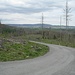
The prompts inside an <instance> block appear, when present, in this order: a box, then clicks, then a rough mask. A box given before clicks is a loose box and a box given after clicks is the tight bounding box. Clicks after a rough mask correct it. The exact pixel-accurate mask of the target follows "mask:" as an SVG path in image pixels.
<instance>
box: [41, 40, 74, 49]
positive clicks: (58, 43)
mask: <svg viewBox="0 0 75 75" xmlns="http://www.w3.org/2000/svg"><path fill="white" fill-rule="evenodd" d="M41 42H45V43H49V44H56V45H62V46H67V47H74V48H75V43H73V42H69V41H60V40H56V39H41Z"/></svg>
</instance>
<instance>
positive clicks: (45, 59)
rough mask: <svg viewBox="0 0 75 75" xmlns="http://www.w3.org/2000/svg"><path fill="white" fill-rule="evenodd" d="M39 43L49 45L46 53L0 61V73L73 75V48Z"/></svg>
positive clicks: (74, 64)
mask: <svg viewBox="0 0 75 75" xmlns="http://www.w3.org/2000/svg"><path fill="white" fill-rule="evenodd" d="M37 43H38V42H37ZM41 44H44V45H47V46H49V52H48V53H47V54H45V55H44V56H41V57H37V58H34V59H28V60H20V61H9V62H0V75H75V49H74V48H69V47H64V46H58V45H51V44H45V43H41Z"/></svg>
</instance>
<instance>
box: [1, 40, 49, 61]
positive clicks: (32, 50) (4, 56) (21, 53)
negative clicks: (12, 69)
mask: <svg viewBox="0 0 75 75" xmlns="http://www.w3.org/2000/svg"><path fill="white" fill-rule="evenodd" d="M48 50H49V49H48V47H47V46H45V45H41V44H36V43H32V42H28V41H27V42H26V43H24V44H23V43H13V42H3V44H2V47H0V61H14V60H24V59H30V58H35V57H38V56H42V55H44V54H46V53H47V52H48Z"/></svg>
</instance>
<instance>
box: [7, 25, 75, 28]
mask: <svg viewBox="0 0 75 75" xmlns="http://www.w3.org/2000/svg"><path fill="white" fill-rule="evenodd" d="M7 25H9V26H14V27H22V28H42V24H7ZM43 27H44V28H53V29H59V28H60V25H51V24H43ZM61 28H62V29H65V28H66V26H64V25H62V26H61ZM68 28H70V29H75V26H68Z"/></svg>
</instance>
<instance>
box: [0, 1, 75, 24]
mask: <svg viewBox="0 0 75 75" xmlns="http://www.w3.org/2000/svg"><path fill="white" fill-rule="evenodd" d="M65 3H66V1H65V0H0V19H1V20H2V23H7V24H8V23H9V24H10V23H11V24H24V23H25V24H30V23H32V24H33V23H41V16H42V13H43V14H44V23H48V24H54V25H58V24H59V23H60V16H62V24H64V25H65V20H64V19H65V17H64V15H65V13H64V11H63V9H65ZM68 4H69V8H72V9H71V13H70V15H71V16H70V19H71V21H69V25H75V0H68Z"/></svg>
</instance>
